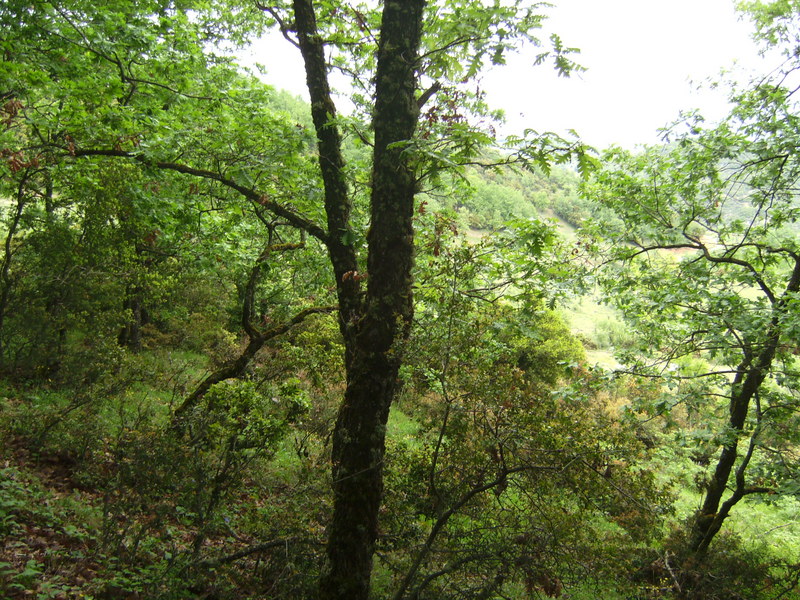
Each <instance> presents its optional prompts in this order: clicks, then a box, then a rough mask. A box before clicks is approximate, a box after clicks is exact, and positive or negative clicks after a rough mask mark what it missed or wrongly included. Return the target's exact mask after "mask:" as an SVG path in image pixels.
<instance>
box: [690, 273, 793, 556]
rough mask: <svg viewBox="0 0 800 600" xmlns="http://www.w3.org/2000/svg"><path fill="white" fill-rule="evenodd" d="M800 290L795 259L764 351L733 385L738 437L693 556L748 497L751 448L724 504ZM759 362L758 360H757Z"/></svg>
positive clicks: (720, 467) (700, 514)
mask: <svg viewBox="0 0 800 600" xmlns="http://www.w3.org/2000/svg"><path fill="white" fill-rule="evenodd" d="M798 289H800V258H797V257H795V264H794V269H793V271H792V275H791V277H790V279H789V282H788V284H787V286H786V291H785V292H784V294H783V296H782V298H781V299H779V300H778V301H777V302H775V304H774V305H773V309H772V310H773V313H772V320H771V321H770V324H769V329H768V331H767V332H766V336H765V339H764V342H763V344H762V346H761V351H760V352H759V353H758V354H757V355H755V356H748V357H746V358H745V360H744V361H743V362H742V364H741V365H740V366H739V369H738V372H737V374H736V377H735V379H734V381H733V384H732V385H731V399H730V404H729V407H730V417H729V419H728V428H729V430H730V431H731V432H732V433H735V434H736V437H734V438H733V440H731V441H729V442H727V443H726V444H725V446H723V448H722V452H721V453H720V456H719V460H718V461H717V466H716V468H715V469H714V474H713V475H712V477H711V480H710V481H709V482H708V485H707V487H706V495H705V498H704V499H703V505H702V506H701V507H700V510H698V511H697V513H695V515H694V518H693V521H692V524H691V530H690V534H689V535H690V537H689V549H690V550H691V551H692V552H700V553H702V552H705V551H706V549H708V546H709V544H710V543H711V541H712V540H713V539H714V536H716V534H717V533H718V532H719V530H720V529H721V528H722V524H723V522H724V521H725V519H726V518H727V517H728V515H729V514H730V510H731V508H733V506H734V505H735V504H736V503H737V502H738V501H739V500H741V499H742V498H743V497H744V496H745V495H746V492H745V489H744V469H745V468H746V467H747V461H749V458H750V455H751V454H752V450H753V448H752V444H751V448H750V449H749V450H748V455H747V458H746V461H745V462H744V464H743V467H741V468H740V472H738V473H737V485H736V489H735V490H734V492H733V494H731V496H730V497H729V498H728V500H726V501H725V502H724V503H723V502H722V497H723V496H724V494H725V490H726V489H727V486H728V481H729V480H730V477H731V472H732V471H733V467H734V464H735V463H736V458H737V456H738V446H739V435H740V434H741V433H742V432H743V431H744V426H745V422H746V420H747V415H748V412H749V410H750V405H751V402H752V401H753V399H754V398H755V397H756V395H757V394H758V391H759V389H760V388H761V384H762V383H763V382H764V379H765V378H766V376H767V374H768V373H769V371H770V369H771V368H772V362H773V360H774V359H775V354H776V352H777V350H778V345H779V344H780V339H781V333H782V331H781V330H782V326H781V320H782V318H783V316H784V314H785V312H786V302H787V301H788V300H789V299H790V298H791V297H792V296H794V295H795V294H796V293H797V291H798ZM754 358H755V360H753V359H754Z"/></svg>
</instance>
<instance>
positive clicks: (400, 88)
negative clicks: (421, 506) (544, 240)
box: [320, 0, 425, 600]
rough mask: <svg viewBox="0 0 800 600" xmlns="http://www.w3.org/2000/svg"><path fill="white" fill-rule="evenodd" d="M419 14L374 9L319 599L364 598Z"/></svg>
mask: <svg viewBox="0 0 800 600" xmlns="http://www.w3.org/2000/svg"><path fill="white" fill-rule="evenodd" d="M424 5H425V2H424V0H411V1H409V0H386V1H385V2H384V9H383V19H382V26H381V37H380V41H379V46H378V65H377V72H376V89H375V98H376V101H375V110H374V117H373V128H374V131H375V148H374V155H373V170H372V195H371V228H370V231H369V235H368V238H367V241H368V252H369V254H368V258H367V272H368V275H369V279H368V287H367V293H366V298H365V299H364V300H363V304H362V305H361V310H360V314H359V315H358V319H357V321H356V322H353V323H349V324H347V323H346V324H345V328H346V335H345V347H346V352H347V360H346V361H345V364H346V370H347V389H346V392H345V397H344V400H343V402H342V405H341V407H340V409H339V415H338V418H337V421H336V425H335V429H334V433H333V448H332V474H333V494H334V496H333V517H332V520H331V523H330V526H329V528H328V546H327V555H328V564H327V568H326V570H325V572H324V574H323V577H322V579H321V582H320V598H322V599H323V600H334V599H336V600H345V599H346V600H366V599H367V597H368V596H369V589H370V577H371V573H372V557H373V553H374V549H375V541H376V539H377V535H378V511H379V508H380V504H381V500H382V496H383V457H384V451H385V439H386V421H387V418H388V416H389V407H390V405H391V403H392V401H393V400H394V398H395V396H396V394H397V391H398V387H399V382H398V371H399V368H400V364H401V361H402V350H403V349H402V345H403V342H404V340H405V339H406V338H407V336H408V332H409V327H410V324H411V318H412V311H413V305H412V291H411V284H412V278H411V269H412V266H413V249H414V235H413V226H412V217H413V204H414V194H415V192H416V177H415V173H414V172H413V169H412V168H411V167H410V165H409V159H408V155H407V153H405V152H404V149H403V147H402V142H404V141H407V140H410V139H411V138H412V136H413V134H414V130H415V127H416V123H417V119H418V116H419V109H418V107H417V102H416V99H415V91H416V87H417V86H416V82H417V77H416V68H417V64H416V61H417V55H418V49H419V44H420V39H421V35H422V11H423V8H424ZM331 234H332V237H333V232H331ZM344 276H345V277H347V274H345V275H344Z"/></svg>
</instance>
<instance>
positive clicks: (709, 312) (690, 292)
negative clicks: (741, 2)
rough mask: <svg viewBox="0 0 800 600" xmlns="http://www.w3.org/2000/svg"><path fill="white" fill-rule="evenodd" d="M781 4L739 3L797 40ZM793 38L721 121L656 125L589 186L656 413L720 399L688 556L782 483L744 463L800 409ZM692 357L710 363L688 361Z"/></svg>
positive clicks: (637, 367)
mask: <svg viewBox="0 0 800 600" xmlns="http://www.w3.org/2000/svg"><path fill="white" fill-rule="evenodd" d="M789 5H790V3H773V4H770V5H760V4H753V5H749V6H750V9H751V10H752V11H754V14H755V15H756V16H757V17H758V18H759V19H762V21H761V28H762V29H761V31H762V32H765V31H773V32H775V31H783V32H784V33H789V32H791V35H792V36H794V33H795V32H796V30H795V29H791V28H789V27H786V23H781V21H780V20H779V19H787V18H796V12H791V9H790V6H789ZM784 11H785V12H784ZM779 14H780V17H778V15H779ZM767 23H769V24H770V27H772V26H774V25H777V29H771V28H770V27H768V26H767ZM764 35H766V36H767V38H766V39H767V40H768V41H770V40H778V39H782V40H783V41H786V38H785V37H783V38H781V36H780V35H778V34H776V36H777V37H769V36H770V35H771V34H764ZM794 43H796V40H794V41H793V42H792V45H791V46H790V47H789V49H788V50H787V52H786V57H787V62H786V63H785V64H784V65H783V67H782V69H781V70H780V73H779V74H778V76H777V78H776V79H772V78H764V79H762V80H757V81H756V82H755V83H754V84H753V85H752V86H751V87H750V88H749V89H747V90H746V91H744V92H740V93H734V94H732V97H731V100H732V102H733V103H734V108H733V109H732V111H731V113H730V115H729V116H728V117H727V118H726V119H724V120H723V121H722V122H721V123H719V124H718V125H714V126H708V127H707V126H706V125H705V124H704V122H703V121H702V119H701V118H700V117H699V116H696V115H695V116H689V117H687V118H686V119H684V120H682V121H681V122H679V123H678V124H676V125H675V126H674V127H673V128H672V129H671V130H669V131H667V132H666V134H665V142H666V143H665V145H664V146H661V147H654V148H649V149H647V150H645V151H644V152H642V153H640V154H638V155H634V154H631V153H629V152H624V151H621V150H618V149H616V150H611V151H609V152H608V154H607V155H606V161H607V162H608V166H607V167H606V169H604V171H603V172H602V173H601V174H599V175H598V177H597V179H596V180H595V182H594V184H593V185H592V186H590V187H589V188H588V193H589V194H590V195H591V196H592V197H593V198H595V199H597V200H598V201H600V202H601V203H603V204H604V205H606V206H609V207H611V208H613V209H614V211H615V212H616V213H617V214H618V215H619V216H620V218H622V220H623V221H624V222H625V225H626V227H625V229H624V230H623V231H620V232H618V233H617V234H615V235H614V236H613V237H612V238H611V239H612V241H613V244H614V246H615V247H614V249H613V250H612V258H613V260H614V261H615V262H614V263H613V266H612V265H609V268H608V270H607V271H606V274H605V275H604V281H605V284H606V286H607V289H608V290H609V291H610V293H611V295H612V300H613V302H614V303H615V304H616V305H617V306H618V307H619V308H620V310H621V311H622V312H623V315H624V316H625V317H626V319H628V320H629V321H630V322H632V323H633V325H634V327H635V328H636V329H637V330H638V331H639V332H641V333H642V334H643V336H644V337H643V340H642V341H643V344H642V347H641V348H640V349H639V352H640V354H638V355H635V354H632V355H629V356H627V357H626V358H627V361H626V362H628V364H629V365H630V368H631V369H632V370H633V371H634V372H636V373H639V374H642V375H646V376H658V377H661V378H663V380H664V381H665V383H666V384H667V385H668V386H669V388H668V390H667V391H666V397H665V398H664V399H663V401H662V402H661V403H660V404H659V405H657V406H656V407H654V408H655V409H656V410H659V411H664V410H668V409H669V407H671V406H675V405H678V404H684V405H685V406H686V408H687V410H689V411H692V410H695V411H696V410H699V409H702V407H703V404H704V403H705V406H706V410H708V408H709V407H713V406H714V405H715V404H716V402H717V399H718V398H719V399H724V403H725V413H726V415H725V417H724V419H722V420H721V421H722V422H717V423H715V424H714V427H713V429H715V438H714V440H715V445H717V446H718V447H719V448H720V451H719V455H718V458H717V460H716V463H715V464H714V467H713V470H712V472H711V473H710V474H709V476H708V480H707V481H706V483H705V485H704V490H705V496H704V499H703V503H702V506H701V507H700V509H699V510H698V511H697V513H696V514H695V515H694V516H693V518H692V519H691V522H690V524H689V526H688V529H689V530H688V535H687V540H688V541H687V542H686V545H687V548H688V550H689V551H690V552H694V553H702V552H704V551H705V550H706V549H707V548H708V546H709V544H710V543H711V542H712V540H713V539H714V537H715V535H716V534H717V533H718V532H719V531H720V529H721V527H722V526H723V523H724V522H725V520H726V519H727V518H728V516H729V515H730V513H731V510H732V508H733V507H734V506H735V505H736V503H737V502H739V501H740V500H741V499H743V498H745V497H746V496H748V495H750V494H757V493H764V492H770V493H774V492H776V491H778V490H779V489H780V487H781V482H780V479H781V476H778V475H777V473H778V472H779V470H774V469H769V468H766V469H765V468H763V467H760V468H754V466H755V465H756V463H757V462H761V464H762V465H763V463H764V462H767V463H769V462H771V461H776V460H777V461H778V462H779V458H778V457H779V456H780V449H781V448H782V447H783V446H784V445H785V444H786V443H787V440H776V438H775V435H774V432H775V431H778V430H785V428H783V427H782V426H781V422H784V423H785V421H786V419H790V420H791V419H794V418H795V417H794V416H793V415H794V414H795V413H796V411H797V410H798V409H800V404H798V400H800V398H798V396H797V393H796V390H797V386H798V379H797V378H798V375H800V372H798V369H797V361H796V352H797V347H796V340H797V332H798V326H800V312H798V306H800V305H798V303H797V298H798V290H800V247H799V246H798V236H797V233H798V229H797V227H798V226H797V219H798V216H800V202H799V201H798V196H797V182H798V178H800V162H798V158H797V157H798V154H797V148H798V144H800V137H798V131H800V130H799V129H798V126H797V125H798V115H797V100H796V97H795V91H796V90H795V88H793V87H792V86H791V85H790V84H789V79H788V78H789V77H790V75H791V73H792V72H794V71H795V70H796V69H797V54H796V51H795V50H794V48H795V47H796V46H795V45H794ZM692 357H702V358H704V359H705V360H706V361H707V365H708V368H707V369H702V370H701V372H698V370H697V368H696V366H695V367H694V368H692V366H691V365H689V364H688V363H687V359H689V358H692ZM704 414H706V415H711V414H713V411H708V412H706V413H704ZM707 418H713V417H708V416H707ZM789 443H791V442H789ZM769 473H772V476H769ZM787 475H788V476H790V477H794V476H795V475H794V474H792V473H786V472H785V471H784V472H783V476H784V477H785V476H787Z"/></svg>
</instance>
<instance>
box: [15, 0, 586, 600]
mask: <svg viewBox="0 0 800 600" xmlns="http://www.w3.org/2000/svg"><path fill="white" fill-rule="evenodd" d="M539 8H540V6H539V5H538V4H537V3H526V2H522V1H518V2H513V3H500V2H496V3H494V4H493V5H484V4H482V3H473V2H467V1H465V0H451V1H449V2H440V3H427V2H425V1H424V0H412V1H410V2H402V1H400V0H387V1H386V2H384V3H383V7H382V10H375V9H373V8H370V7H369V6H367V5H360V4H349V3H314V2H311V0H295V1H294V2H291V3H289V2H281V3H278V2H276V3H270V4H266V3H263V4H258V3H256V4H250V3H237V2H227V3H226V2H219V3H206V2H199V3H196V4H195V3H193V2H174V3H173V2H166V3H165V2H152V3H137V5H136V6H135V7H133V6H131V5H130V3H127V2H114V3H111V4H106V5H104V6H103V7H102V8H98V7H96V6H95V5H93V4H91V3H85V2H82V1H81V0H74V1H72V0H70V1H64V2H40V3H37V6H36V7H35V10H30V9H29V8H28V7H27V5H25V4H24V3H14V4H10V5H7V6H6V7H5V8H4V9H3V11H4V12H3V13H2V16H3V21H4V23H6V22H7V23H8V25H9V28H10V31H11V32H12V34H13V36H14V40H15V41H16V42H18V43H19V44H20V47H21V48H23V50H24V51H23V52H22V56H24V60H21V61H20V63H19V65H18V66H17V67H15V68H14V69H12V71H11V73H10V76H9V77H8V82H9V84H8V86H5V87H7V89H8V90H9V91H7V92H5V91H4V92H3V94H4V98H8V99H9V102H12V101H13V102H14V103H15V104H13V106H12V105H8V106H9V107H11V108H9V110H10V111H12V112H14V111H16V112H15V115H16V114H17V113H21V114H22V115H24V119H21V120H20V121H19V122H20V123H24V125H25V130H24V132H23V133H20V134H19V135H16V134H10V135H6V136H5V137H4V138H3V146H2V150H3V152H4V156H7V157H11V158H9V159H8V164H9V165H11V162H10V161H11V160H12V159H13V160H14V161H16V162H14V163H13V164H14V165H17V164H18V161H19V160H25V161H27V160H28V158H27V157H28V156H34V155H35V156H39V154H41V158H40V160H41V161H42V162H44V163H46V164H47V165H48V166H50V165H52V166H55V165H68V166H69V167H70V168H73V169H80V168H81V167H80V165H84V164H94V163H96V162H98V163H101V162H105V161H118V160H127V161H129V162H131V163H133V164H134V165H137V167H138V168H139V169H140V170H141V173H143V174H146V175H148V176H153V177H154V178H158V179H160V178H166V179H168V180H169V181H170V182H171V183H172V184H173V185H174V187H173V188H171V189H174V190H176V191H177V190H179V189H181V188H182V189H183V190H185V191H184V192H183V194H182V196H183V198H192V197H196V196H197V195H198V194H200V195H201V197H203V198H204V201H206V199H210V200H208V201H209V202H211V203H214V202H219V201H221V202H223V203H232V204H235V203H236V202H237V201H238V202H241V201H242V200H244V201H245V202H246V204H249V205H250V206H251V207H252V210H254V211H256V212H259V211H264V212H266V213H270V214H271V215H272V216H273V218H274V219H276V225H275V227H278V228H280V229H281V231H283V232H284V233H285V237H284V238H283V239H284V240H285V241H286V242H288V243H300V242H301V241H302V239H301V238H308V240H309V242H313V243H309V244H308V246H309V247H310V248H312V247H314V246H315V244H316V247H319V246H321V247H323V248H324V249H325V251H326V252H327V255H328V257H329V260H330V265H331V269H332V276H333V280H334V281H335V284H334V285H335V294H336V298H337V301H338V315H339V328H340V332H341V335H342V338H343V341H344V347H345V361H344V363H345V370H346V378H347V382H346V391H345V394H344V398H343V400H342V404H341V407H340V410H339V415H338V419H337V422H336V425H335V428H334V432H333V447H332V463H333V465H332V478H333V484H332V485H333V492H334V512H333V516H332V521H331V524H330V527H329V529H328V535H329V538H328V546H327V548H328V566H327V569H326V572H325V575H324V577H323V578H322V582H321V585H320V597H322V598H348V599H358V598H366V597H367V595H368V593H369V587H370V574H371V568H372V555H373V550H374V543H375V538H376V535H377V527H378V513H379V507H380V503H381V497H382V488H383V484H382V470H383V458H384V452H385V448H384V444H385V425H386V419H387V417H388V411H389V407H390V405H391V403H392V401H393V399H394V398H395V396H396V394H397V392H398V389H399V382H398V371H399V368H400V365H401V364H402V361H403V346H404V342H405V340H406V338H407V337H408V334H409V331H410V328H411V323H412V312H413V309H412V288H413V286H412V283H413V276H412V271H413V247H414V245H413V238H414V231H413V215H414V197H415V194H416V193H417V192H418V191H420V190H421V189H422V188H423V187H424V186H425V185H434V184H435V183H436V176H437V174H438V173H440V172H442V171H444V170H448V169H453V168H457V167H458V166H459V165H460V164H462V163H465V162H468V161H474V160H475V158H476V156H477V152H478V150H479V148H480V147H481V146H482V145H485V144H488V143H490V142H491V141H492V136H491V134H490V130H489V129H488V128H484V129H481V128H480V127H476V126H473V125H471V124H470V122H469V117H470V116H471V115H476V114H477V115H480V114H485V113H487V112H488V109H487V108H486V107H485V105H484V103H483V99H482V96H481V94H480V93H479V91H477V90H476V91H470V88H469V84H470V81H471V80H473V79H474V78H475V76H476V75H477V74H478V73H479V72H480V70H481V69H482V68H483V67H484V66H485V65H487V64H489V63H490V62H491V63H500V62H502V61H503V56H504V54H505V53H506V52H508V51H510V50H511V49H513V48H514V47H515V46H516V45H517V44H518V43H519V42H520V41H529V42H532V43H534V44H538V43H539V40H538V39H536V38H535V37H534V36H533V33H534V32H535V30H536V29H538V28H539V27H540V26H541V22H542V18H543V17H542V16H541V14H540V12H539ZM256 9H257V10H256ZM260 14H263V15H267V16H268V17H269V20H270V21H271V22H272V23H273V24H277V26H278V27H280V29H281V31H282V32H283V34H284V35H285V36H286V37H287V38H288V39H289V40H290V41H291V43H292V44H294V45H295V46H296V47H297V49H299V51H300V53H301V54H302V57H303V60H304V64H305V69H306V78H307V83H308V88H309V93H310V97H311V113H312V120H313V124H314V130H315V137H316V153H317V156H318V163H317V165H318V172H317V173H311V172H310V171H309V170H308V161H306V160H305V156H306V154H307V152H306V150H307V146H306V142H307V136H306V134H305V133H304V131H303V126H302V124H299V123H292V122H291V121H289V120H287V119H286V118H285V117H283V116H281V115H276V114H275V113H273V112H271V111H269V110H265V106H267V104H268V99H269V96H270V93H271V92H270V91H269V90H267V89H266V88H265V87H264V86H261V85H260V84H258V83H257V82H255V81H253V80H251V79H248V78H247V77H243V76H241V75H240V74H238V73H236V71H235V69H234V68H233V66H232V65H231V64H230V60H228V59H225V58H224V57H221V56H219V55H215V54H213V53H210V52H209V51H208V50H207V49H208V48H209V46H210V45H211V44H213V43H215V42H219V41H229V42H230V41H232V42H233V43H237V42H239V41H241V40H242V39H244V38H245V37H246V36H248V35H255V34H258V33H259V32H260V28H261V25H262V24H263V19H262V18H260ZM20 23H21V24H22V25H20ZM551 42H552V51H550V52H543V53H542V54H541V55H540V57H539V62H541V61H543V60H545V59H546V58H548V57H550V58H552V59H553V61H554V64H555V67H556V69H558V70H559V72H561V73H562V74H567V73H568V72H569V71H570V70H571V69H572V68H574V65H573V63H572V62H571V61H570V60H569V54H570V53H571V52H572V51H573V50H572V49H570V48H568V47H566V46H564V45H563V44H562V43H561V40H560V39H558V38H557V37H556V36H553V37H552V38H551ZM203 49H206V50H205V52H204V51H203ZM8 51H10V50H8ZM331 69H339V70H340V71H343V72H345V73H349V74H350V75H351V76H352V80H353V81H354V82H355V86H356V87H355V90H354V91H353V93H352V96H353V98H354V99H355V101H356V105H357V110H356V115H355V118H352V119H348V118H345V117H343V116H342V115H340V114H338V113H337V110H336V107H335V105H334V97H333V94H332V92H331V88H330V85H329V82H328V74H329V72H330V70H331ZM420 81H424V82H425V85H421V84H420ZM373 85H374V87H373ZM422 88H425V89H424V90H423V89H422ZM371 98H374V102H373V101H372V100H371ZM17 104H19V106H18V107H17ZM426 106H431V108H429V109H428V110H427V112H425V113H424V116H423V115H421V110H422V109H423V108H424V107H426ZM14 107H17V108H14ZM358 117H362V118H363V119H364V120H365V121H366V122H369V124H370V125H369V127H368V128H367V127H365V126H364V124H363V123H362V122H360V121H359V119H358ZM420 123H422V126H420ZM343 132H344V133H348V134H350V133H352V134H353V136H354V137H355V138H358V139H359V140H360V141H361V142H362V143H364V144H366V146H368V147H369V148H371V159H370V160H369V163H370V164H369V165H368V167H367V168H366V170H365V171H362V172H361V173H356V174H355V175H354V176H353V175H352V173H353V172H354V171H353V170H351V168H352V165H348V163H347V162H346V160H345V158H344V152H343ZM515 142H516V144H517V145H516V147H514V148H513V150H512V154H510V155H508V154H507V155H506V156H507V158H503V161H502V162H513V161H516V162H520V163H523V164H524V163H536V164H539V165H540V166H546V165H548V164H549V163H550V162H560V161H561V162H563V161H565V160H568V159H569V158H570V157H571V156H576V157H577V158H578V159H579V162H580V164H582V165H584V166H585V164H586V160H587V155H586V153H585V151H584V150H583V148H582V147H581V146H580V145H579V144H577V143H574V142H568V141H565V140H562V139H560V138H558V137H556V136H539V135H538V134H536V133H535V132H530V136H528V138H527V139H517V140H515ZM31 160H32V159H31ZM276 167H279V169H277V168H276ZM14 168H16V167H14ZM50 168H52V167H50ZM156 174H157V175H156ZM351 177H352V179H350V178H351ZM62 184H63V187H64V188H65V189H66V188H68V187H69V186H70V185H72V182H71V181H70V180H69V178H65V179H64V180H62ZM156 187H157V186H156ZM151 191H153V190H152V189H151ZM149 197H150V199H156V198H157V194H150V195H149ZM365 207H368V209H365ZM199 208H201V209H202V206H201V207H199ZM243 210H244V209H243ZM367 213H368V216H367ZM367 221H368V222H369V229H368V231H367V230H366V223H367ZM13 222H14V221H13V216H12V223H13ZM322 223H324V225H323V224H322ZM363 244H365V245H366V253H365V255H364V252H363V251H362V250H363V248H362V245H363ZM257 246H260V247H264V244H263V243H262V244H257ZM254 274H255V271H254ZM243 314H244V316H245V323H244V326H245V328H247V326H248V325H247V323H246V319H247V317H248V311H247V310H244V311H243ZM302 314H303V312H302V311H301V312H300V313H299V315H302ZM289 321H291V319H289ZM253 333H254V335H251V340H259V339H261V338H262V337H263V335H264V334H263V333H262V332H258V331H255V330H254V332H253Z"/></svg>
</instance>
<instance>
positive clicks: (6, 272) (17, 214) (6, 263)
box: [0, 174, 28, 370]
mask: <svg viewBox="0 0 800 600" xmlns="http://www.w3.org/2000/svg"><path fill="white" fill-rule="evenodd" d="M27 180H28V176H27V174H26V175H25V176H23V178H22V180H21V181H20V183H19V186H18V188H17V205H16V207H15V209H14V214H13V216H12V217H11V222H10V223H9V224H8V233H7V234H6V239H5V243H4V245H3V262H2V265H0V370H2V369H3V368H5V352H6V348H5V345H4V343H3V340H4V338H5V320H6V313H7V311H8V304H9V302H10V300H11V289H12V287H13V285H14V282H13V281H12V280H11V258H12V256H13V254H14V248H13V242H14V236H15V235H16V234H17V228H18V227H19V222H20V220H21V219H22V212H23V210H24V209H25V204H26V200H25V185H26V183H27Z"/></svg>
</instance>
